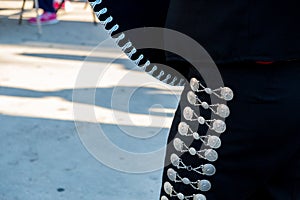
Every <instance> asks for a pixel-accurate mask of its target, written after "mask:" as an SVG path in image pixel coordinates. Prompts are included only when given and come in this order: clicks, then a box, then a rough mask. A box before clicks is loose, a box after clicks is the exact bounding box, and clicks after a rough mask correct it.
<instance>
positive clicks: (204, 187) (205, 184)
mask: <svg viewBox="0 0 300 200" xmlns="http://www.w3.org/2000/svg"><path fill="white" fill-rule="evenodd" d="M197 185H198V189H199V190H201V191H202V192H206V191H208V190H210V188H211V183H210V182H209V181H208V180H199V181H198V183H197Z"/></svg>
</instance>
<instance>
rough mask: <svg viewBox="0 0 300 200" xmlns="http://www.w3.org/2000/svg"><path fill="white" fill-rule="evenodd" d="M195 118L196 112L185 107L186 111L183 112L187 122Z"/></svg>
mask: <svg viewBox="0 0 300 200" xmlns="http://www.w3.org/2000/svg"><path fill="white" fill-rule="evenodd" d="M193 116H194V111H193V109H192V108H191V107H188V106H187V107H185V108H184V110H183V117H184V118H185V119H186V120H191V119H192V118H193Z"/></svg>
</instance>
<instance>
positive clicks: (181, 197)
mask: <svg viewBox="0 0 300 200" xmlns="http://www.w3.org/2000/svg"><path fill="white" fill-rule="evenodd" d="M177 198H178V199H180V200H184V198H185V197H184V195H183V194H182V193H178V194H177Z"/></svg>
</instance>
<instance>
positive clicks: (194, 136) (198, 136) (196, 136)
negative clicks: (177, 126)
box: [193, 132, 200, 140]
mask: <svg viewBox="0 0 300 200" xmlns="http://www.w3.org/2000/svg"><path fill="white" fill-rule="evenodd" d="M193 138H194V139H195V140H199V139H200V135H199V133H197V132H194V133H193Z"/></svg>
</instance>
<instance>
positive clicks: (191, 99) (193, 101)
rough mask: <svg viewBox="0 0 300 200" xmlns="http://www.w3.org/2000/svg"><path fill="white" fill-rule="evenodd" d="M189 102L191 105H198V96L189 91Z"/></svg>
mask: <svg viewBox="0 0 300 200" xmlns="http://www.w3.org/2000/svg"><path fill="white" fill-rule="evenodd" d="M187 100H188V102H189V103H190V104H192V105H195V104H197V95H196V94H195V93H194V92H192V91H189V92H188V93H187Z"/></svg>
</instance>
